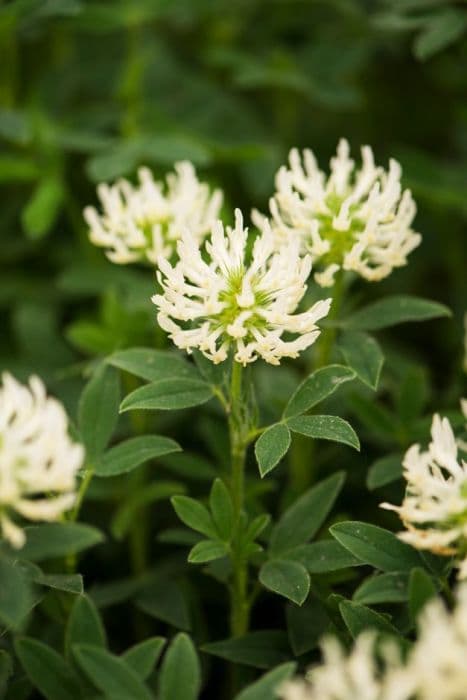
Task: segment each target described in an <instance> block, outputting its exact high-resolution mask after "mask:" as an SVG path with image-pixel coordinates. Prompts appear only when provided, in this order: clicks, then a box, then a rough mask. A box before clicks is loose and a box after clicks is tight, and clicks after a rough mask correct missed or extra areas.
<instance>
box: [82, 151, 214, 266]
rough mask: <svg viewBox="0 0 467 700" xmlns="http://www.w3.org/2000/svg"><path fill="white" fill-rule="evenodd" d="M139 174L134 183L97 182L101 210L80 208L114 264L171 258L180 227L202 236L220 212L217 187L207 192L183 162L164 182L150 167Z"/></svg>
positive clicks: (193, 170)
mask: <svg viewBox="0 0 467 700" xmlns="http://www.w3.org/2000/svg"><path fill="white" fill-rule="evenodd" d="M138 179H139V183H138V185H137V186H134V185H132V184H131V183H130V182H128V180H124V179H122V180H119V181H118V182H116V183H115V184H114V185H107V184H105V183H101V184H100V185H99V186H98V188H97V192H98V196H99V199H100V201H101V206H102V212H99V211H97V209H95V208H94V207H86V209H85V210H84V218H85V219H86V221H87V223H88V225H89V227H90V232H89V237H90V239H91V241H92V242H93V243H94V244H95V245H97V246H101V247H104V248H106V249H107V250H106V255H107V257H108V258H109V260H111V261H112V262H114V263H118V264H121V265H124V264H127V263H132V262H138V261H146V262H149V263H152V264H156V263H157V261H158V259H159V258H160V257H161V256H162V257H164V258H170V257H171V256H172V255H173V253H174V251H175V247H176V242H177V240H178V239H179V238H180V233H181V230H182V229H183V228H184V227H186V226H189V227H190V229H191V230H192V232H193V235H194V236H195V237H196V238H197V239H198V240H202V238H203V237H204V236H205V235H206V234H207V233H208V231H209V230H210V228H211V226H212V224H213V222H214V221H215V220H216V219H217V217H218V215H219V211H220V208H221V206H222V193H221V191H220V190H215V191H214V192H211V191H210V189H209V186H208V185H207V184H205V183H201V182H199V180H198V178H197V176H196V172H195V169H194V167H193V165H192V164H191V163H189V162H187V161H183V162H181V163H176V164H175V172H173V173H169V174H168V175H167V177H166V183H165V184H164V183H161V182H155V181H154V179H153V175H152V173H151V171H150V170H149V169H148V168H140V169H139V170H138Z"/></svg>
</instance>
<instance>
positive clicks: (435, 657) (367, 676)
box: [279, 584, 467, 700]
mask: <svg viewBox="0 0 467 700" xmlns="http://www.w3.org/2000/svg"><path fill="white" fill-rule="evenodd" d="M418 629H419V632H418V639H417V641H416V642H415V644H414V645H413V647H412V649H411V650H410V652H409V654H408V658H407V660H406V661H405V662H403V661H402V659H401V657H400V654H399V651H398V648H397V646H396V645H395V644H394V645H393V644H392V643H391V642H386V643H385V644H384V645H380V648H379V657H380V658H379V660H378V661H377V660H376V654H375V651H376V635H375V634H374V633H373V632H364V633H362V634H361V635H360V636H359V637H358V638H357V640H356V642H355V644H354V647H353V649H352V650H351V651H350V653H349V654H347V653H346V652H345V651H344V650H343V649H342V648H341V646H340V644H339V643H338V642H336V641H335V640H334V639H327V640H325V641H324V643H323V653H324V660H323V663H322V664H321V665H319V666H317V667H315V668H312V669H311V670H310V671H309V672H308V674H307V676H306V677H305V678H303V679H297V680H292V681H290V682H287V683H285V684H284V685H283V686H282V688H280V689H279V697H280V698H282V700H357V699H358V700H465V698H466V697H467V663H466V659H467V585H466V584H464V585H463V586H462V587H461V588H460V589H459V591H458V595H457V605H456V607H455V609H454V610H453V612H452V613H451V612H449V611H448V610H446V607H445V606H444V604H443V603H442V602H441V600H439V599H434V600H433V601H431V602H429V603H428V604H427V605H426V607H425V608H424V610H423V611H422V614H421V616H420V618H419V620H418Z"/></svg>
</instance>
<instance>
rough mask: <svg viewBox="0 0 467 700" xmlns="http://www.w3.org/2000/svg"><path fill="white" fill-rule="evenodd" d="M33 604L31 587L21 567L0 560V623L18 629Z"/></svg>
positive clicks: (2, 559)
mask: <svg viewBox="0 0 467 700" xmlns="http://www.w3.org/2000/svg"><path fill="white" fill-rule="evenodd" d="M32 604H33V600H32V595H31V590H30V585H29V583H28V581H27V578H26V576H25V575H24V574H23V572H22V571H21V569H20V567H19V566H15V565H14V563H13V561H9V560H8V559H5V558H3V557H2V558H0V621H1V622H2V624H3V625H5V626H6V627H7V628H11V629H17V628H18V627H19V626H20V624H21V622H22V621H23V620H24V618H25V617H26V615H27V614H28V612H29V611H30V610H31V607H32Z"/></svg>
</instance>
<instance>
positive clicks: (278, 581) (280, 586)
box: [259, 559, 310, 605]
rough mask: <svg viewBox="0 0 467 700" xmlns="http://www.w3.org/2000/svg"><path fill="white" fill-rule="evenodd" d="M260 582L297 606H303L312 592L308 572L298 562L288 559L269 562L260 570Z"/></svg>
mask: <svg viewBox="0 0 467 700" xmlns="http://www.w3.org/2000/svg"><path fill="white" fill-rule="evenodd" d="M259 580H260V581H261V583H262V584H263V586H265V588H268V589H269V590H270V591H273V592H274V593H278V594H279V595H282V596H284V598H288V599H289V600H291V601H292V602H293V603H296V604H297V605H302V603H304V602H305V600H306V598H307V596H308V593H309V592H310V576H309V575H308V572H307V570H306V569H305V567H304V566H302V565H301V564H299V563H298V562H296V561H291V560H288V559H272V560H271V561H267V562H266V563H265V564H263V566H262V567H261V569H260V572H259Z"/></svg>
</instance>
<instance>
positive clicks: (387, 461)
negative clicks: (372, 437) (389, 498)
mask: <svg viewBox="0 0 467 700" xmlns="http://www.w3.org/2000/svg"><path fill="white" fill-rule="evenodd" d="M402 460H403V457H402V455H399V454H395V455H386V456H385V457H380V459H377V460H376V461H375V462H373V464H372V465H371V466H370V467H369V469H368V475H367V478H366V485H367V486H368V488H369V489H370V491H374V489H377V488H379V487H380V486H386V484H390V483H391V482H392V481H396V479H400V478H401V476H402Z"/></svg>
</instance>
